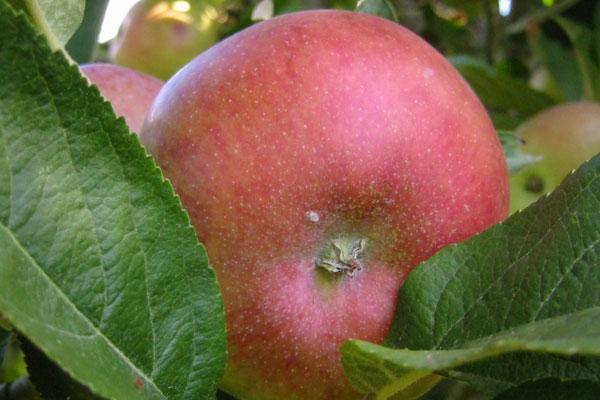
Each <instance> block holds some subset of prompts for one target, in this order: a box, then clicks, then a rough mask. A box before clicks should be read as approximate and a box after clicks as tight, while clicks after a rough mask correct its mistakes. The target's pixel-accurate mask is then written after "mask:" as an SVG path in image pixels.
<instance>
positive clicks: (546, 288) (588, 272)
mask: <svg viewBox="0 0 600 400" xmlns="http://www.w3.org/2000/svg"><path fill="white" fill-rule="evenodd" d="M598 265H600V155H599V156H596V157H594V158H593V159H591V160H590V161H588V162H587V163H585V164H583V165H582V166H581V167H580V168H579V169H578V170H577V171H576V172H574V173H573V174H571V175H569V176H568V177H567V178H566V179H565V181H563V183H562V184H561V185H560V186H559V187H558V188H557V189H556V190H555V191H554V192H552V193H551V194H550V196H548V197H543V198H541V199H540V200H538V201H537V202H536V203H534V204H533V205H532V206H530V207H528V208H527V209H525V210H524V211H522V212H519V213H516V214H514V215H513V216H511V217H510V218H508V219H507V220H506V221H504V222H503V223H501V224H498V225H495V226H493V227H492V228H490V229H488V230H487V231H485V232H483V233H482V234H479V235H477V236H475V237H473V238H471V239H469V240H467V241H465V242H464V243H461V244H458V245H451V246H448V247H446V248H445V249H443V250H441V251H440V252H438V253H437V254H436V255H434V256H433V257H431V258H430V259H429V260H427V261H425V262H424V263H422V264H420V265H419V266H418V267H417V268H415V269H414V270H413V271H412V272H411V273H410V275H409V276H408V278H407V279H406V281H405V282H404V284H403V286H402V289H401V291H400V295H399V299H398V307H397V309H396V313H395V315H394V320H393V323H392V326H391V328H390V331H389V334H388V338H387V339H386V341H385V343H384V345H385V346H387V347H391V348H394V349H402V350H397V351H392V350H385V349H383V348H378V347H372V346H374V345H363V346H368V348H367V349H366V350H365V349H360V350H363V351H360V352H357V353H355V354H348V351H349V350H348V349H349V347H346V348H345V350H344V353H343V354H344V356H343V357H345V358H346V360H347V359H348V358H349V357H351V359H352V360H353V362H354V363H355V364H351V365H350V366H349V374H350V377H351V379H353V380H354V382H355V383H356V384H357V385H358V386H359V387H360V388H361V389H363V390H365V389H368V388H371V390H372V389H373V388H377V389H378V388H380V387H384V386H385V385H387V384H389V382H390V381H391V382H392V384H395V383H393V382H396V380H397V379H398V378H401V379H404V382H406V380H407V379H410V380H413V381H414V380H415V379H417V378H422V377H423V376H425V374H429V373H431V371H432V370H437V369H438V368H440V369H444V368H447V369H446V370H445V371H444V372H443V373H444V374H445V375H447V376H449V377H451V378H455V379H459V380H462V381H465V382H469V383H471V384H472V385H474V386H475V387H476V388H477V389H478V390H480V391H482V393H485V394H488V395H494V394H498V393H500V392H502V391H505V390H507V389H510V388H511V387H514V386H515V385H518V384H520V383H524V382H527V381H528V380H536V379H542V378H558V379H563V380H572V379H578V380H590V381H594V382H598V381H600V357H598V356H595V357H584V356H569V355H568V354H573V353H576V352H582V353H586V354H598V352H599V351H600V344H598V343H597V341H598V340H600V331H598V329H599V328H600V326H598V325H597V323H596V322H594V321H595V320H598V316H597V313H598V310H599V309H600V308H599V306H600V268H597V266H598ZM513 332H514V333H515V334H516V336H513ZM496 340H497V342H496ZM347 346H355V347H350V349H352V350H356V344H354V345H352V344H349V345H347ZM486 346H488V347H487V349H488V350H490V351H489V353H488V354H487V355H490V356H492V355H494V353H496V355H495V357H494V358H493V359H490V360H487V361H486V360H482V361H478V362H475V363H473V364H467V365H466V366H459V365H458V364H455V362H456V360H457V358H458V357H460V358H463V357H465V355H466V356H469V357H471V359H467V361H468V362H469V363H471V362H473V361H476V359H477V357H480V356H481V355H484V354H485V353H483V352H481V349H480V348H481V347H483V348H484V349H486ZM513 346H514V347H513ZM507 347H513V349H514V350H515V351H517V352H515V353H509V354H504V355H502V354H500V355H498V353H499V351H498V349H506V348H507ZM367 350H368V351H367ZM409 350H414V351H409ZM518 350H535V351H549V352H555V353H557V354H566V355H548V354H539V353H531V352H524V351H518ZM432 351H433V352H432ZM471 352H474V354H472V353H471ZM428 356H429V358H428ZM407 360H408V361H407ZM409 361H410V363H409ZM359 362H360V363H362V364H360V365H361V368H362V374H363V378H359V377H358V374H357V373H356V370H355V369H354V368H355V366H354V365H358V363H359ZM428 363H435V364H434V365H431V364H428ZM346 365H348V361H346ZM406 365H408V367H409V368H410V370H409V371H406V369H403V366H406ZM383 398H385V397H383Z"/></svg>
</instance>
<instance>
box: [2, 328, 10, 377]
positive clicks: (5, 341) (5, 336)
mask: <svg viewBox="0 0 600 400" xmlns="http://www.w3.org/2000/svg"><path fill="white" fill-rule="evenodd" d="M9 337H10V331H5V330H4V329H2V328H0V369H1V368H2V361H3V360H4V353H5V351H6V346H7V345H8V338H9Z"/></svg>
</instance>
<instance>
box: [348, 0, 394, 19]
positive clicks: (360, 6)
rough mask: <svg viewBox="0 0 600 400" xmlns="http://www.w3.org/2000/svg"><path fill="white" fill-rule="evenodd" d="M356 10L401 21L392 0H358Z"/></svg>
mask: <svg viewBox="0 0 600 400" xmlns="http://www.w3.org/2000/svg"><path fill="white" fill-rule="evenodd" d="M356 11H358V12H360V13H364V14H371V15H376V16H378V17H382V18H386V19H389V20H390V21H394V22H399V20H398V14H396V7H395V6H394V4H393V3H392V0H358V3H357V4H356Z"/></svg>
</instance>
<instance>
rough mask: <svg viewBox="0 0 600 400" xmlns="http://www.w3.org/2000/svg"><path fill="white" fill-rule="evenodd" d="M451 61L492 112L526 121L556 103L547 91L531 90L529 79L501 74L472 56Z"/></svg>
mask: <svg viewBox="0 0 600 400" xmlns="http://www.w3.org/2000/svg"><path fill="white" fill-rule="evenodd" d="M449 61H450V62H451V63H452V65H454V67H455V68H456V69H458V71H459V72H460V73H461V75H462V76H463V77H464V78H465V80H466V81H467V82H468V83H469V85H471V88H473V90H474V91H475V93H476V94H477V96H478V97H479V99H480V100H481V101H482V103H483V104H484V105H485V106H486V107H487V108H488V109H490V110H492V111H499V110H503V111H505V112H510V113H511V114H513V115H514V114H518V115H519V117H520V118H521V120H524V119H526V118H527V117H530V116H532V115H534V114H536V113H538V112H539V111H541V110H543V109H545V108H548V107H550V106H552V105H553V104H555V103H556V102H555V101H554V100H553V99H552V98H551V97H550V96H548V95H547V94H545V93H542V92H539V91H537V90H534V89H531V88H530V87H529V86H528V85H527V83H526V82H522V81H520V80H517V79H514V78H511V77H509V76H506V75H501V74H499V73H497V72H496V71H495V70H494V69H493V68H492V67H491V66H489V65H487V64H485V63H483V62H481V61H478V60H474V59H472V58H471V57H467V56H456V57H451V58H450V59H449Z"/></svg>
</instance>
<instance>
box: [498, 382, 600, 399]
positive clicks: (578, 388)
mask: <svg viewBox="0 0 600 400" xmlns="http://www.w3.org/2000/svg"><path fill="white" fill-rule="evenodd" d="M598 398H600V384H598V383H594V382H589V381H570V382H561V381H560V380H559V379H542V380H539V381H535V382H528V383H526V384H524V385H521V386H519V387H517V388H513V389H509V390H507V391H506V392H504V393H502V394H500V395H499V396H498V397H495V398H494V400H530V399H544V400H573V399H577V400H597V399H598Z"/></svg>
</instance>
